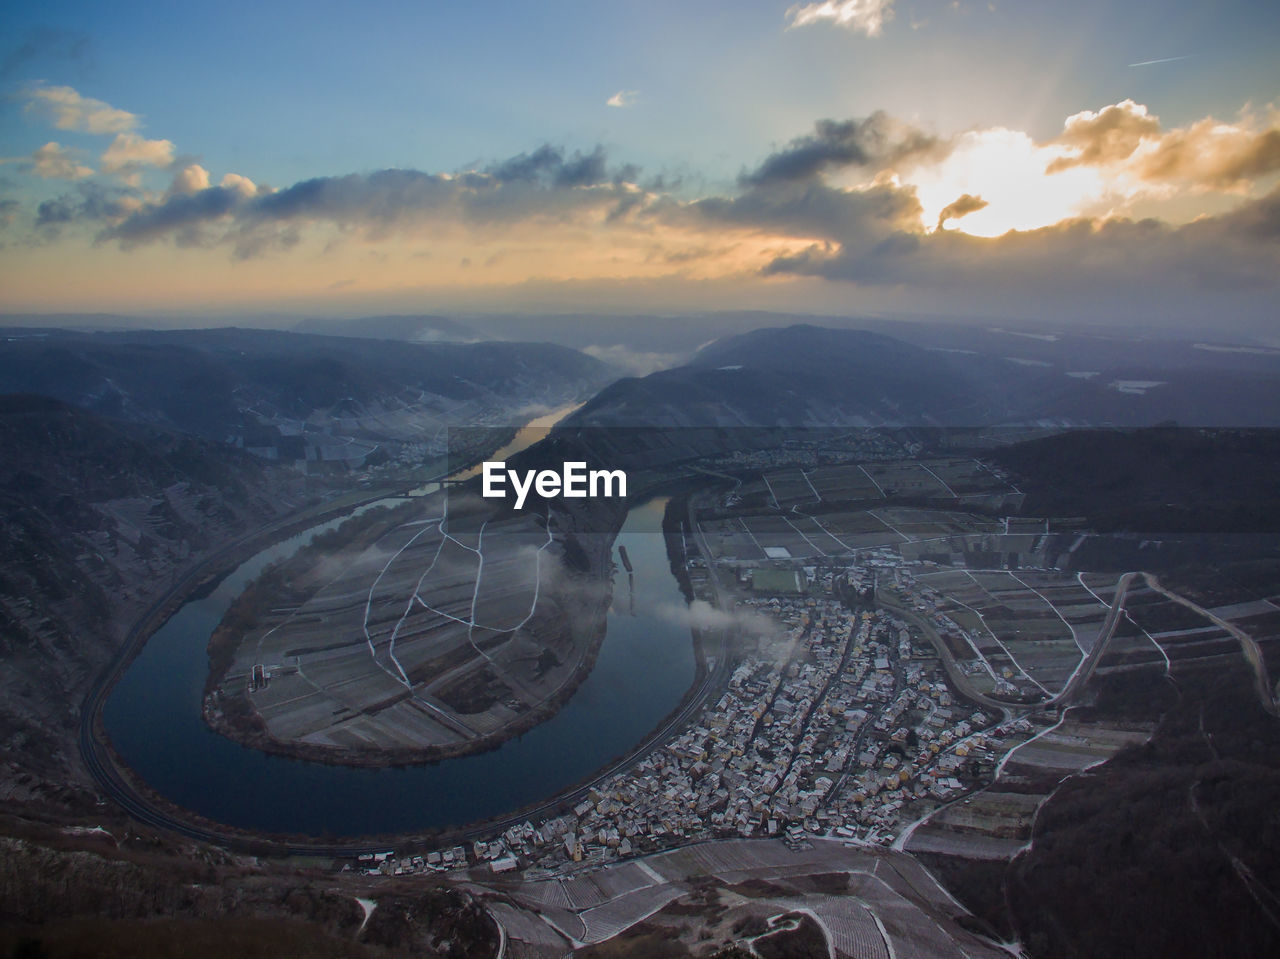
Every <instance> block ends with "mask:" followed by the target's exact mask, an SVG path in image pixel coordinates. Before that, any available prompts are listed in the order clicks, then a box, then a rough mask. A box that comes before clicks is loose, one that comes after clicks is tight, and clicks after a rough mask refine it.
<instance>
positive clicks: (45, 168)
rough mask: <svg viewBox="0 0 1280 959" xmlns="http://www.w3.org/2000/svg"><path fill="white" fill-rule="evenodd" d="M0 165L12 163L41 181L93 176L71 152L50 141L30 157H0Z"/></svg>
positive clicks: (34, 151)
mask: <svg viewBox="0 0 1280 959" xmlns="http://www.w3.org/2000/svg"><path fill="white" fill-rule="evenodd" d="M0 163H12V164H14V165H16V166H17V167H18V168H19V169H21V170H23V171H24V172H26V173H30V174H32V175H33V176H38V177H40V178H41V179H43V180H83V179H84V178H85V177H89V176H93V169H92V168H91V167H87V166H85V165H84V164H82V163H80V162H78V161H77V160H76V158H75V156H74V154H73V153H72V151H70V150H67V149H66V148H64V147H63V146H62V145H61V144H60V143H55V142H54V141H52V140H51V141H49V142H48V143H46V144H45V145H44V146H42V147H37V148H36V149H35V150H33V151H32V153H31V155H30V156H27V157H0Z"/></svg>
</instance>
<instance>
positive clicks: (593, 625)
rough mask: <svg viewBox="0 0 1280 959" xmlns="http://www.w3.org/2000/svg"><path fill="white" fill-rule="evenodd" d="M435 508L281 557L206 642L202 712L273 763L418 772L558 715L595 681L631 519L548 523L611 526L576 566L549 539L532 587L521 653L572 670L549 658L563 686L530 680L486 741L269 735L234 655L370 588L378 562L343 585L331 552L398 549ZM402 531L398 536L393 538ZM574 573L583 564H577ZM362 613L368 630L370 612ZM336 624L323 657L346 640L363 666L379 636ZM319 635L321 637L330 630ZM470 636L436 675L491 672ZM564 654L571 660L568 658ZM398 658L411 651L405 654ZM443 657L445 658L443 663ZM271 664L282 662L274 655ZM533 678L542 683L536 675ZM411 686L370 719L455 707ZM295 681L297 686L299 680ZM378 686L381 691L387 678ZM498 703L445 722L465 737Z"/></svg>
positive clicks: (345, 531)
mask: <svg viewBox="0 0 1280 959" xmlns="http://www.w3.org/2000/svg"><path fill="white" fill-rule="evenodd" d="M433 512H435V510H434V509H433V503H432V499H431V498H424V499H422V500H417V501H415V502H414V504H411V505H409V506H408V507H401V508H399V509H397V510H394V511H392V512H391V513H389V514H387V515H386V516H384V517H380V518H376V519H373V520H371V521H365V522H360V521H357V520H354V519H353V520H349V521H348V522H346V523H343V524H342V525H341V526H339V527H338V528H337V529H336V530H333V531H330V532H328V533H325V534H323V536H322V537H317V538H316V539H315V540H314V541H313V542H312V543H311V544H309V545H306V546H303V547H302V548H301V549H299V550H298V551H297V552H296V553H294V554H293V555H292V556H289V557H285V558H282V559H281V560H280V561H279V562H277V563H276V564H273V565H272V566H270V567H268V568H266V569H265V570H264V571H263V572H262V574H261V575H260V576H259V577H258V579H257V580H255V581H254V582H253V583H251V584H250V585H249V586H248V587H247V588H246V589H245V591H244V592H243V593H242V594H241V595H240V596H239V597H238V598H237V599H236V600H235V601H234V602H233V603H232V604H231V606H230V608H229V609H228V610H227V612H226V614H225V615H224V616H223V618H222V621H221V623H220V624H219V625H218V627H217V628H216V629H215V630H214V633H213V635H212V636H211V638H210V640H209V657H210V663H211V673H210V677H209V679H208V680H207V682H206V686H205V695H204V699H203V704H202V713H203V715H204V719H205V721H206V722H207V723H208V725H209V726H210V727H211V728H212V729H214V730H216V731H217V732H218V733H220V734H222V735H224V736H226V737H227V738H229V739H231V740H232V741H234V742H236V743H239V744H241V745H244V746H247V747H249V748H253V749H257V750H260V751H262V752H264V753H268V754H271V755H276V756H282V757H285V758H289V759H297V760H303V761H307V762H317V763H324V764H329V765H337V766H350V767H358V768H381V767H398V766H410V765H418V764H421V763H429V762H437V761H443V760H448V759H456V758H460V757H464V756H468V755H472V754H475V753H480V752H486V751H490V750H493V749H496V748H498V747H500V746H501V745H502V744H503V743H504V742H507V741H508V740H510V739H512V738H514V737H518V736H521V735H523V734H524V733H526V732H528V731H529V730H531V729H533V728H535V727H536V726H538V725H540V724H541V723H544V722H546V721H547V720H549V719H551V718H553V717H554V716H555V715H556V714H557V713H558V712H559V710H560V709H561V708H562V707H563V705H564V704H565V703H566V702H568V701H569V699H571V698H572V696H573V695H574V693H575V692H576V691H577V689H578V688H579V686H580V685H581V684H582V683H583V682H584V681H585V679H586V678H587V676H589V675H590V673H591V671H592V669H593V668H594V666H595V663H596V660H597V657H598V655H599V649H600V645H601V643H602V642H603V640H604V636H605V632H606V620H607V614H608V610H609V605H610V602H611V597H612V577H611V573H612V569H613V562H612V543H613V541H614V539H616V537H617V533H618V530H619V529H620V528H621V526H622V522H623V518H624V516H625V514H624V513H621V512H618V513H616V515H614V512H613V511H602V510H599V509H595V510H591V511H590V512H591V515H589V516H587V517H586V518H585V519H584V518H583V516H581V515H577V516H575V515H570V514H566V513H556V514H554V516H553V517H552V518H551V520H550V522H551V524H552V525H553V526H554V527H555V528H557V529H565V528H569V527H571V526H572V525H573V523H574V521H575V520H576V521H577V522H578V524H583V523H586V524H588V525H593V526H603V527H604V529H602V530H601V532H600V533H593V535H591V536H590V537H587V538H586V540H587V542H586V546H585V548H584V546H583V544H582V543H581V542H579V541H578V540H577V539H576V538H573V542H574V543H575V544H576V547H575V553H576V558H577V559H578V561H579V562H578V563H577V564H570V563H568V562H566V560H565V557H564V556H562V555H561V554H562V552H563V550H564V546H563V542H564V538H563V537H557V539H556V540H555V541H550V540H549V541H548V545H551V543H552V542H555V543H556V545H553V546H551V548H550V549H547V550H546V551H545V553H543V554H542V555H543V556H545V557H546V558H545V559H543V560H542V561H541V563H540V564H539V571H540V572H539V579H540V581H541V590H540V592H537V591H535V595H538V597H539V598H538V599H537V600H536V603H535V605H534V606H533V607H531V608H530V610H529V616H528V617H527V618H526V622H527V623H528V626H527V627H525V628H526V629H527V633H526V634H525V635H524V636H523V638H522V639H519V642H521V643H522V644H524V645H526V646H528V645H529V644H533V645H536V646H540V647H541V648H542V649H543V650H545V651H546V654H550V651H551V650H552V649H555V650H556V651H557V652H558V653H559V655H560V656H561V657H564V658H565V659H566V660H567V662H568V663H571V664H572V665H571V666H565V665H562V664H561V662H560V661H559V660H557V659H556V658H555V655H554V654H550V660H551V662H552V663H553V664H554V666H555V667H557V669H556V673H555V674H554V675H556V676H557V678H558V679H559V682H557V683H556V684H555V685H554V686H552V685H550V684H549V683H548V684H544V685H542V686H541V687H540V686H539V684H538V683H537V682H536V681H534V682H525V683H524V684H523V685H522V686H521V687H520V688H521V689H522V691H523V692H522V695H523V696H524V697H526V698H525V699H524V706H525V708H524V709H522V710H521V711H519V712H518V714H516V715H513V716H511V713H510V710H506V712H507V715H509V716H511V718H509V719H508V720H507V721H505V722H503V723H502V724H501V725H498V726H496V727H493V728H489V729H486V730H485V731H484V732H483V734H480V735H471V736H468V737H467V738H465V739H463V740H461V741H455V742H449V743H444V744H440V743H425V744H423V745H421V746H412V747H405V748H400V747H387V746H383V745H380V744H378V743H377V742H374V741H372V740H369V739H368V738H367V737H362V740H363V741H361V742H360V743H359V745H358V746H348V745H345V744H338V745H332V744H330V743H318V742H305V741H301V739H300V738H299V739H293V740H290V739H285V738H281V737H279V736H278V735H276V734H275V733H274V731H273V730H272V729H271V728H270V727H269V725H268V722H267V719H266V717H265V716H264V715H263V714H261V713H260V712H259V711H258V702H259V697H258V696H255V695H254V694H253V693H252V692H251V690H250V685H251V680H250V673H249V667H248V665H247V664H248V663H249V662H250V661H251V660H252V659H253V658H254V656H256V655H258V654H252V655H250V656H249V657H248V658H246V656H245V655H243V654H240V655H237V651H238V650H240V649H241V648H242V647H243V645H244V644H246V643H252V642H254V641H255V638H257V637H262V636H269V635H271V634H272V633H276V635H277V636H284V635H286V634H284V633H279V632H277V631H278V630H281V629H283V628H285V626H286V625H287V624H289V623H290V622H291V621H293V620H294V618H295V617H300V619H306V620H308V621H309V620H311V619H314V618H315V617H314V615H313V614H308V613H305V612H303V613H302V614H299V612H298V610H299V609H300V608H301V607H302V606H304V605H305V604H306V603H308V602H310V601H313V600H315V601H317V602H320V603H321V605H324V602H323V601H322V600H320V598H319V597H320V596H321V595H323V594H322V593H321V592H320V591H321V590H322V589H324V588H326V587H328V586H332V585H334V584H339V585H338V586H337V587H336V588H337V590H338V592H339V594H342V595H344V596H345V595H348V594H349V592H350V591H351V590H353V589H356V588H357V587H358V589H359V591H361V592H363V591H364V590H365V583H364V582H361V581H360V577H361V576H372V575H373V572H374V570H375V569H377V564H374V566H373V567H370V568H369V570H368V571H367V572H366V573H363V574H360V573H357V574H354V575H355V579H354V580H353V581H352V582H351V583H346V582H345V581H344V580H343V577H344V576H347V575H348V574H347V573H339V574H338V575H337V577H336V578H335V576H334V569H333V557H334V555H343V556H347V557H358V556H360V555H363V554H365V553H366V552H367V551H369V550H376V549H377V548H378V545H379V544H381V543H382V542H383V541H384V538H386V537H390V538H392V539H394V540H395V541H396V542H400V541H403V539H404V536H405V535H408V534H407V533H403V534H401V533H400V531H401V530H404V529H405V528H406V527H408V526H417V525H419V524H421V523H422V522H423V521H422V520H421V519H419V518H417V517H418V516H420V514H422V513H428V514H429V513H433ZM582 512H583V510H582V509H579V510H578V513H579V514H580V513H582ZM362 519H363V518H362ZM490 525H492V524H490ZM428 528H430V527H429V526H427V527H424V529H428ZM397 535H399V539H396V536H397ZM419 535H421V534H420V533H419ZM459 535H461V534H459ZM491 538H492V534H491ZM570 538H572V537H570ZM486 546H487V541H486ZM393 548H394V543H392V544H391V545H390V546H388V547H387V549H389V550H390V549H393ZM431 553H432V550H430V549H428V550H427V554H428V555H430V554H431ZM501 557H502V553H501V551H499V554H498V559H497V560H495V558H494V557H493V555H492V554H491V553H490V552H489V550H488V549H486V556H485V558H487V559H488V561H489V563H490V564H491V565H492V564H493V563H495V562H498V563H499V565H501V563H500V560H501ZM424 561H425V559H424ZM349 562H352V563H355V564H356V565H353V566H352V567H351V569H353V570H354V569H358V568H359V566H358V560H356V559H352V560H350V561H349ZM433 565H434V561H433ZM575 566H577V568H574V567H575ZM385 572H386V570H385V567H384V568H383V569H382V571H381V572H380V573H379V574H378V577H377V578H378V579H382V578H383V576H384V575H385ZM477 575H478V571H477ZM417 577H418V573H417V571H416V570H415V571H414V572H413V573H412V575H411V576H410V578H409V581H408V582H409V583H410V584H412V581H413V580H414V579H415V578H417ZM375 582H376V580H375ZM419 582H420V579H419ZM384 585H385V584H384ZM406 588H408V587H406ZM471 591H472V587H471V586H467V592H468V595H470V592H471ZM365 616H366V624H367V622H368V620H367V616H368V613H367V612H366V613H365ZM329 628H331V629H332V630H334V631H335V632H333V633H332V634H331V635H330V636H325V637H324V638H323V639H322V640H321V642H322V643H324V645H323V646H322V649H323V650H326V651H327V650H330V649H332V648H335V647H334V645H333V642H335V641H336V642H337V643H338V644H343V643H344V640H345V645H346V646H348V647H350V649H351V650H352V655H357V658H358V659H360V660H361V662H362V663H363V665H364V666H365V667H366V668H368V667H369V662H368V660H367V658H365V657H363V656H359V655H358V654H359V653H363V651H364V647H365V645H366V643H368V644H369V645H370V648H371V651H372V645H373V642H379V643H380V640H378V639H377V636H376V634H375V637H374V639H373V640H369V639H368V637H367V633H368V626H367V625H366V627H365V633H366V637H365V638H360V637H359V626H358V623H355V622H352V621H351V619H350V617H349V616H348V617H347V618H346V619H340V620H338V621H336V622H331V623H330V625H329ZM352 629H355V631H356V632H355V635H353V634H352V633H351V630H352ZM321 635H322V636H323V633H321ZM466 639H467V637H464V642H463V643H462V645H461V646H460V647H458V650H457V652H459V653H462V654H464V655H463V657H462V659H461V660H455V661H453V662H448V661H446V662H444V663H443V664H442V665H441V667H440V669H441V670H442V672H441V673H440V675H444V674H446V673H448V672H449V671H453V670H458V669H471V670H472V672H473V673H477V672H478V673H483V672H487V671H489V670H491V669H492V668H493V667H492V666H491V665H487V664H486V662H485V660H487V661H488V664H495V662H496V661H495V659H494V658H493V656H491V654H490V653H489V652H488V651H487V650H484V649H482V648H481V647H480V646H477V645H475V644H474V643H471V644H469V645H468V643H467V642H466V641H465V640H466ZM511 641H513V642H514V641H517V638H516V637H515V636H513V637H511ZM259 642H260V640H259ZM294 642H300V640H288V641H284V642H283V645H284V646H289V645H291V644H292V643H294ZM566 651H567V652H568V653H569V657H571V658H569V657H565V653H566ZM277 652H278V650H277ZM264 655H265V654H264ZM400 655H401V656H403V655H405V654H404V652H403V651H401V653H400ZM450 655H454V654H450ZM443 658H444V659H445V660H448V659H449V657H448V656H446V657H443ZM267 661H268V662H271V661H276V662H279V660H278V659H277V660H272V659H268V660H267ZM233 663H235V664H236V665H235V667H234V671H231V670H232V665H233ZM468 664H473V665H468ZM273 668H275V667H273ZM283 668H284V669H285V671H286V679H287V678H288V673H289V672H291V671H292V669H293V668H294V667H292V666H289V665H286V666H285V667H283ZM255 669H256V667H255ZM296 669H297V675H301V670H302V666H301V665H299V666H297V667H296ZM375 672H376V671H375ZM377 675H379V676H381V675H382V674H381V673H378V674H377ZM538 675H539V676H540V675H541V671H540V672H539V674H538ZM354 678H356V677H353V679H354ZM413 678H414V685H413V686H412V687H409V686H405V688H404V689H403V691H402V692H400V694H399V695H398V696H396V697H395V698H394V699H393V700H390V701H388V700H386V699H383V700H382V701H380V702H377V703H375V704H373V706H371V707H369V709H370V712H369V715H371V716H372V715H375V714H376V713H377V712H380V711H381V710H383V709H386V708H387V707H388V705H393V704H395V703H398V702H406V703H407V702H409V701H410V700H414V699H417V697H419V696H423V697H424V698H423V704H424V705H423V706H421V707H419V708H420V709H423V710H435V711H436V712H440V711H441V709H442V706H443V707H449V706H450V705H451V704H450V703H448V702H447V701H446V700H445V698H444V696H443V694H441V693H439V692H438V691H436V692H435V693H434V695H433V694H432V693H430V692H429V689H430V686H431V683H432V681H433V680H434V679H435V678H436V677H434V676H427V677H426V678H425V679H420V678H419V677H418V676H417V675H416V674H414V675H413ZM294 683H295V685H296V684H297V680H296V679H295V680H294ZM383 683H384V685H385V679H384V680H383ZM531 691H537V692H539V693H542V694H543V695H542V697H541V698H540V699H537V700H531V699H529V698H527V697H528V695H529V692H531ZM345 701H349V698H348V697H342V699H340V700H339V702H345ZM495 706H496V704H495V703H492V702H489V703H486V702H485V701H484V700H483V697H480V705H479V707H477V708H473V709H471V710H467V711H465V712H464V711H462V710H461V709H459V710H458V712H457V713H443V714H442V715H443V718H444V719H445V720H446V721H450V722H454V721H455V720H456V725H457V726H458V727H459V728H460V729H467V728H474V727H475V726H476V725H478V723H477V722H476V720H477V719H483V718H485V713H486V711H497V710H496V709H495ZM343 708H349V707H343ZM357 708H358V707H357ZM477 714H479V715H477ZM360 715H361V714H360V713H358V712H357V713H356V714H355V716H356V718H357V719H358V718H359V716H360ZM473 717H474V718H473ZM468 724H469V725H468Z"/></svg>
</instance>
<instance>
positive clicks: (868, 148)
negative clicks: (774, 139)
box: [741, 110, 940, 186]
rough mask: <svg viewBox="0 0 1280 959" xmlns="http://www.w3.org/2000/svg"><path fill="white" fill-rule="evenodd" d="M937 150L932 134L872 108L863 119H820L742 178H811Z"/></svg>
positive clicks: (753, 181)
mask: <svg viewBox="0 0 1280 959" xmlns="http://www.w3.org/2000/svg"><path fill="white" fill-rule="evenodd" d="M939 148H940V144H939V141H938V139H937V138H936V137H933V136H930V135H928V134H926V133H924V132H922V131H920V130H916V129H914V128H913V127H909V126H907V125H905V124H903V123H900V122H899V121H897V120H895V119H893V118H892V117H890V116H889V115H888V114H887V113H885V112H884V111H882V110H877V111H876V112H875V113H873V114H871V116H869V117H867V118H866V119H863V120H819V121H818V122H817V123H816V124H815V125H814V131H813V133H810V134H807V135H805V136H802V137H797V138H796V139H794V140H792V141H791V142H790V143H789V144H787V146H786V147H785V148H783V149H782V150H779V151H777V152H776V153H773V154H771V155H770V156H768V157H766V158H765V160H764V162H763V163H761V164H760V166H759V167H757V168H756V169H755V170H753V171H751V172H750V173H744V174H743V175H742V178H741V179H742V183H743V185H748V186H762V185H767V184H770V183H780V182H794V181H799V180H811V179H814V178H815V177H817V176H819V175H820V174H822V173H825V172H827V171H828V170H830V169H838V168H841V167H849V166H859V167H875V168H881V167H885V166H888V165H891V164H893V163H895V162H897V161H900V160H902V159H905V158H906V157H909V156H912V155H915V154H921V153H927V152H930V151H934V150H938V149H939Z"/></svg>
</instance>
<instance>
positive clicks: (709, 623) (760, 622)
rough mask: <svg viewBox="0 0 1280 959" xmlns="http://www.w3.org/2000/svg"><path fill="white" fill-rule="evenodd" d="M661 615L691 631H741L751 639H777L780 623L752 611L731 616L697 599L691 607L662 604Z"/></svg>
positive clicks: (736, 610) (659, 608)
mask: <svg viewBox="0 0 1280 959" xmlns="http://www.w3.org/2000/svg"><path fill="white" fill-rule="evenodd" d="M657 612H658V615H659V616H661V617H662V618H663V619H665V620H668V621H669V622H673V623H677V624H679V625H682V626H688V627H690V628H692V629H731V628H735V627H736V628H738V629H740V630H742V632H744V633H745V634H746V635H748V636H776V635H778V623H777V622H776V621H774V620H773V619H771V618H770V617H768V616H765V615H763V614H761V613H756V612H753V611H750V610H742V609H735V610H733V611H731V612H728V611H725V610H722V609H717V608H716V607H714V606H712V605H711V604H710V603H708V602H707V601H706V600H705V599H695V600H694V601H693V602H692V603H690V604H689V605H688V606H677V605H675V604H674V603H663V604H662V605H661V606H659V607H658V610H657Z"/></svg>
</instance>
